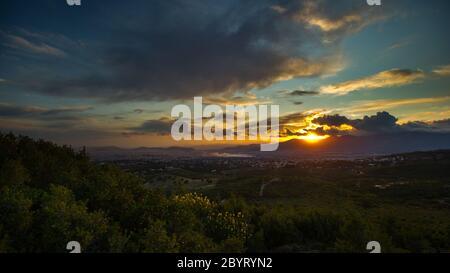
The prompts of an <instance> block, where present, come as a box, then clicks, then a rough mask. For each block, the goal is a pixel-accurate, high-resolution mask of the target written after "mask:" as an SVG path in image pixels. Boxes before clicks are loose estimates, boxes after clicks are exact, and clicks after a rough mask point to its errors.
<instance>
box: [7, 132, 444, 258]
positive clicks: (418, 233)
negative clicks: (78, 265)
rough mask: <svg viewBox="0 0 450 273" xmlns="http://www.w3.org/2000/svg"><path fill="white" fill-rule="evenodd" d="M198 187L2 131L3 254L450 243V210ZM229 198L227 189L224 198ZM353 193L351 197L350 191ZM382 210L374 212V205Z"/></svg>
mask: <svg viewBox="0 0 450 273" xmlns="http://www.w3.org/2000/svg"><path fill="white" fill-rule="evenodd" d="M238 195H239V193H236V194H233V195H228V197H227V198H225V199H223V197H221V198H219V197H218V196H219V195H217V194H212V195H211V196H213V197H207V196H205V195H201V194H198V193H195V192H186V191H183V190H173V191H171V192H161V191H159V190H156V189H149V188H148V187H145V186H144V183H143V181H142V180H141V179H140V178H139V177H137V176H135V175H132V174H130V173H127V172H124V171H122V170H121V169H119V168H118V167H116V166H113V165H109V164H96V163H93V162H91V161H90V160H89V158H88V156H87V155H86V153H85V152H84V151H81V152H75V151H73V150H72V149H71V148H69V147H60V146H56V145H54V144H52V143H49V142H45V141H34V140H32V139H30V138H28V137H17V136H14V135H12V134H8V135H0V252H66V251H67V250H66V244H67V243H68V242H69V241H78V242H80V243H81V246H82V251H83V252H246V251H247V252H262V251H279V252H283V251H299V252H300V251H307V252H310V251H326V252H335V251H350V252H366V250H365V246H366V244H367V242H369V241H373V240H377V241H380V242H381V243H382V246H383V251H385V252H389V251H393V252H403V251H412V252H439V251H449V250H450V223H449V221H448V219H447V218H445V217H434V216H435V215H430V218H429V219H424V220H423V221H421V222H417V221H414V220H412V218H409V217H408V214H407V213H405V214H404V215H402V214H399V212H398V211H396V212H395V214H389V213H385V211H384V210H376V212H377V214H376V215H373V213H372V214H371V216H370V217H367V213H366V211H364V210H363V209H360V208H358V207H348V209H345V210H334V209H332V208H326V207H316V208H315V207H311V206H309V207H308V206H301V207H299V206H297V205H295V204H290V203H284V204H273V203H258V202H253V201H251V200H250V201H249V200H245V199H242V198H239V197H237V196H238ZM222 196H223V195H222ZM347 198H351V197H347ZM374 211H375V210H373V211H372V212H374Z"/></svg>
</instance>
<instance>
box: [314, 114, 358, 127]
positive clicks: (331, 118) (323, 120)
mask: <svg viewBox="0 0 450 273" xmlns="http://www.w3.org/2000/svg"><path fill="white" fill-rule="evenodd" d="M313 122H314V123H316V124H320V125H328V126H338V127H339V126H341V125H343V124H350V120H349V119H348V118H347V117H345V116H341V115H325V116H322V117H318V118H316V119H314V120H313Z"/></svg>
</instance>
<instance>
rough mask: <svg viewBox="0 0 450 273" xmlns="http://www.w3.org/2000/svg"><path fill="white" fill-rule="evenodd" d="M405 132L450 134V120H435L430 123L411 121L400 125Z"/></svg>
mask: <svg viewBox="0 0 450 273" xmlns="http://www.w3.org/2000/svg"><path fill="white" fill-rule="evenodd" d="M401 128H402V129H403V130H406V131H417V132H450V119H444V120H437V121H432V122H423V121H411V122H408V123H405V124H402V125H401Z"/></svg>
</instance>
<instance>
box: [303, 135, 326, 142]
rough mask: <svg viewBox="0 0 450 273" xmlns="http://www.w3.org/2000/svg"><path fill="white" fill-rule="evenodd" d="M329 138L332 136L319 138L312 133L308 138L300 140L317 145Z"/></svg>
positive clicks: (304, 137)
mask: <svg viewBox="0 0 450 273" xmlns="http://www.w3.org/2000/svg"><path fill="white" fill-rule="evenodd" d="M329 137H330V136H328V135H325V136H319V135H316V134H313V133H311V134H308V135H306V136H299V137H298V139H302V140H305V141H307V142H309V143H317V142H319V141H321V140H324V139H327V138H329Z"/></svg>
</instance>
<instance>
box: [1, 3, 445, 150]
mask: <svg viewBox="0 0 450 273" xmlns="http://www.w3.org/2000/svg"><path fill="white" fill-rule="evenodd" d="M0 6H1V7H0V131H1V132H3V133H6V132H14V133H18V134H24V135H28V136H32V137H36V138H44V139H47V140H51V141H55V142H57V143H61V144H70V145H74V146H83V145H86V146H120V147H139V146H174V145H180V143H176V142H174V141H173V140H172V139H171V137H170V135H169V133H170V127H171V124H172V120H171V119H170V112H171V109H172V107H173V106H174V105H177V104H192V102H193V97H194V96H202V97H203V99H204V102H205V103H212V104H220V105H226V104H239V105H257V104H277V105H280V112H281V119H280V122H281V126H282V129H283V130H282V136H283V137H285V138H286V139H290V138H302V137H304V138H306V139H307V138H308V137H309V138H310V137H311V136H314V137H328V136H334V135H336V136H342V135H346V134H352V135H364V134H387V133H396V132H403V131H426V132H434V133H440V132H450V107H449V106H450V41H449V39H450V38H449V37H450V36H449V35H448V26H449V25H450V16H448V13H449V12H450V3H449V1H446V0H431V1H419V0H382V5H381V6H369V5H368V4H367V3H366V1H365V0H342V1H325V0H318V1H313V0H292V1H290V0H227V1H214V0H191V1H183V0H173V1H167V0H132V1H118V0H109V1H102V0H81V6H69V5H67V3H66V1H65V0H39V1H27V0H4V1H2V2H1V4H0ZM198 144H200V145H205V144H206V143H183V144H181V145H198Z"/></svg>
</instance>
